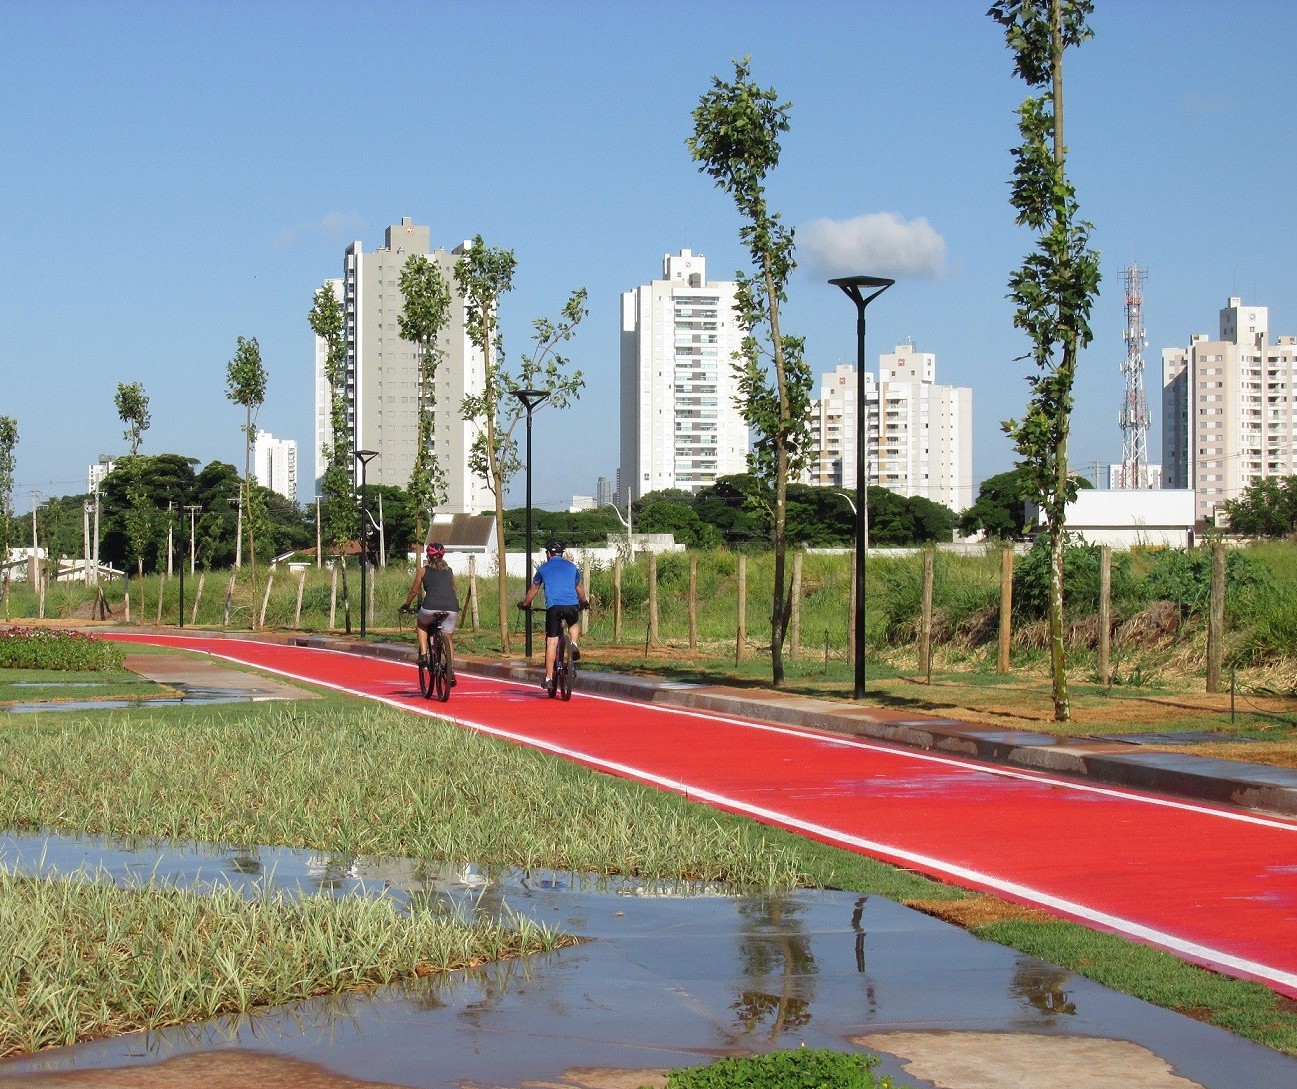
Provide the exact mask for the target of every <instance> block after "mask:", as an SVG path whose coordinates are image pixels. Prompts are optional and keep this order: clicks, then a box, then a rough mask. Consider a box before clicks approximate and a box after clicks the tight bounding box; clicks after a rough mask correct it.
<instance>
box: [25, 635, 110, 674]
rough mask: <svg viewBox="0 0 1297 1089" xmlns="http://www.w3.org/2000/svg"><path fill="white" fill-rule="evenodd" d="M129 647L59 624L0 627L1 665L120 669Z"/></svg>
mask: <svg viewBox="0 0 1297 1089" xmlns="http://www.w3.org/2000/svg"><path fill="white" fill-rule="evenodd" d="M125 657H126V651H125V650H124V649H123V648H122V647H121V646H119V645H118V644H117V643H110V642H108V641H107V640H105V639H101V638H100V637H99V636H97V635H89V634H83V633H81V632H76V631H63V630H61V629H58V628H3V629H0V668H4V669H66V670H95V671H97V672H106V671H109V670H114V669H120V668H121V666H122V660H123V659H124V658H125Z"/></svg>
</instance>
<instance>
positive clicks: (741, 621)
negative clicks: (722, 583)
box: [734, 552, 748, 662]
mask: <svg viewBox="0 0 1297 1089" xmlns="http://www.w3.org/2000/svg"><path fill="white" fill-rule="evenodd" d="M738 577H739V586H738V605H739V615H738V630H737V632H736V633H735V639H734V660H735V661H736V662H741V661H743V659H744V658H746V657H747V649H748V648H747V643H748V557H747V554H746V553H743V552H740V553H739V572H738Z"/></svg>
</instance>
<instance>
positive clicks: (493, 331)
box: [455, 235, 586, 653]
mask: <svg viewBox="0 0 1297 1089" xmlns="http://www.w3.org/2000/svg"><path fill="white" fill-rule="evenodd" d="M517 264H518V262H517V259H516V258H515V257H514V255H513V252H512V251H511V250H504V249H493V248H492V247H490V246H487V245H486V244H485V243H484V242H483V241H482V236H481V235H478V236H477V237H475V238H474V239H473V242H472V244H471V246H470V247H469V250H468V252H467V253H466V254H465V255H464V257H463V259H462V260H461V261H460V262H459V264H457V265H456V266H455V282H456V285H457V286H458V288H459V291H460V293H461V294H462V295H463V297H464V309H465V330H466V332H467V334H468V338H469V340H470V342H471V343H472V344H473V345H474V347H476V348H477V349H478V351H480V352H481V353H482V365H483V382H482V390H481V392H480V393H478V394H473V395H470V396H468V397H465V398H464V403H463V406H462V412H463V416H464V419H465V420H467V421H469V422H470V423H474V424H476V425H477V436H476V438H475V439H474V441H473V446H472V448H471V450H470V451H469V461H468V464H469V468H470V469H471V470H472V471H473V473H474V474H476V475H477V476H478V477H479V478H480V479H481V480H483V481H485V483H486V486H487V488H488V489H489V490H490V492H491V495H492V497H493V498H494V501H495V535H496V579H497V585H498V588H499V594H498V597H499V601H500V616H499V620H500V645H501V647H502V648H503V649H504V650H505V652H506V653H507V652H508V650H509V608H508V602H507V600H506V598H507V589H508V571H507V569H506V566H505V539H504V538H505V533H504V491H505V485H506V484H507V483H508V482H509V480H510V479H511V478H512V476H513V474H514V473H515V472H517V470H518V467H519V460H518V447H517V443H516V442H515V441H514V439H513V431H514V428H515V427H516V426H517V425H518V421H519V420H521V419H522V418H523V416H524V415H525V414H526V412H525V409H524V408H523V405H522V402H521V401H520V400H518V399H517V398H516V397H514V396H512V395H513V393H514V392H515V391H517V390H524V389H535V390H540V391H541V392H543V393H545V394H546V395H547V397H546V401H545V403H546V404H547V405H549V406H550V407H553V408H563V407H565V406H566V405H568V404H569V403H570V402H571V401H572V400H573V399H574V398H576V397H577V396H579V394H580V390H581V389H582V388H583V387H584V386H585V378H584V377H583V376H582V374H581V372H580V371H573V372H570V373H569V372H568V370H567V367H568V360H567V359H565V358H564V357H563V356H561V355H559V354H558V350H557V349H558V347H559V345H561V344H562V343H564V342H565V341H567V340H570V339H571V338H572V336H573V335H574V334H575V333H576V328H577V326H578V325H580V324H581V321H582V319H583V318H584V317H585V315H586V307H585V300H586V292H585V289H584V288H581V289H578V290H576V291H574V292H572V294H571V295H570V296H569V298H568V300H567V304H566V305H565V306H564V307H563V314H562V317H561V318H560V319H559V320H558V321H556V322H551V321H548V320H546V319H544V318H539V319H537V320H536V321H535V322H533V330H534V334H535V336H534V340H533V347H532V351H531V354H530V355H525V356H523V357H522V362H521V365H520V366H519V369H518V371H517V372H516V373H512V372H510V371H509V370H508V369H507V368H506V367H505V363H504V348H503V343H502V339H501V336H500V327H499V324H498V321H497V314H498V310H499V305H500V298H501V296H503V295H504V294H505V293H506V292H509V291H511V290H513V274H514V270H515V269H516V268H517Z"/></svg>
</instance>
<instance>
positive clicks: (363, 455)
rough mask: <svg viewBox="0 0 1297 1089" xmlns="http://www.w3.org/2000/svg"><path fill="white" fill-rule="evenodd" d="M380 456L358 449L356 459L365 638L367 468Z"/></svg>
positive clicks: (362, 630)
mask: <svg viewBox="0 0 1297 1089" xmlns="http://www.w3.org/2000/svg"><path fill="white" fill-rule="evenodd" d="M376 457H378V451H377V450H357V451H356V460H357V461H358V462H360V637H361V638H362V639H364V638H365V604H366V600H367V599H366V597H365V592H366V591H365V568H366V567H368V566H369V565H368V563H366V558H365V552H366V549H365V518H366V516H367V514H368V511H366V509H365V483H366V470H367V469H368V468H369V463H370V462H371V461H373V460H374V458H376Z"/></svg>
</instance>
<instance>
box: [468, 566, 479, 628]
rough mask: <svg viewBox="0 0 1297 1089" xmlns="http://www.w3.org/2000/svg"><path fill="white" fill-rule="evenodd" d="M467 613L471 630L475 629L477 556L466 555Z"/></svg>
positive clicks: (476, 616)
mask: <svg viewBox="0 0 1297 1089" xmlns="http://www.w3.org/2000/svg"><path fill="white" fill-rule="evenodd" d="M468 615H469V623H470V624H471V630H472V631H477V625H478V612H477V557H476V556H469V557H468Z"/></svg>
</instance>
